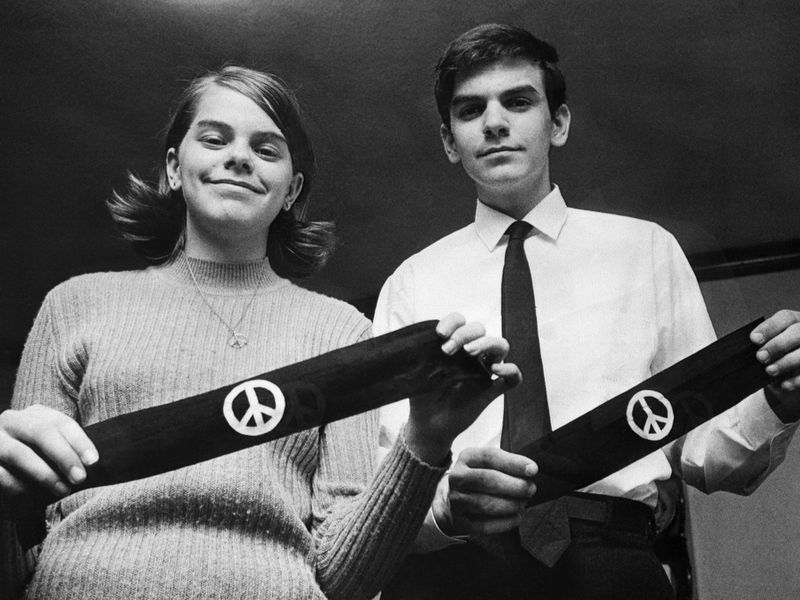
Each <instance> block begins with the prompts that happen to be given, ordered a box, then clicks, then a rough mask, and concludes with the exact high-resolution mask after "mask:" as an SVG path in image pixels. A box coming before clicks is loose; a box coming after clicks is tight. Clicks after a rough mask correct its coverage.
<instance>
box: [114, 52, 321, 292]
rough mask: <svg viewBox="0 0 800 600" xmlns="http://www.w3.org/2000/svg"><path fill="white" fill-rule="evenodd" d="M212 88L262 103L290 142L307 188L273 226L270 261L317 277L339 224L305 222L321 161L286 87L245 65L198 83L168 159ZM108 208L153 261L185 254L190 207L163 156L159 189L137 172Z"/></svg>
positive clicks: (173, 128) (175, 128)
mask: <svg viewBox="0 0 800 600" xmlns="http://www.w3.org/2000/svg"><path fill="white" fill-rule="evenodd" d="M210 85H220V86H223V87H227V88H229V89H232V90H234V91H236V92H239V93H240V94H242V95H244V96H246V97H247V98H249V99H250V100H252V101H253V102H255V103H256V104H257V105H258V106H259V107H260V108H261V109H262V110H263V111H264V112H265V113H267V115H269V117H270V118H271V119H272V120H273V121H274V122H275V124H276V125H277V126H278V128H279V129H280V130H281V132H282V133H283V134H284V136H286V143H287V145H288V147H289V153H290V155H291V158H292V169H293V171H294V172H295V173H302V174H303V187H302V190H301V191H300V194H299V195H298V197H297V200H296V201H295V203H294V204H293V206H292V208H291V209H290V210H288V211H283V210H282V211H280V212H279V213H278V216H277V217H276V218H275V220H274V221H273V222H272V225H271V226H270V228H269V235H268V237H267V256H268V257H269V261H270V265H271V266H272V268H273V269H275V271H276V272H277V273H278V274H279V275H283V276H285V277H305V276H308V275H311V274H312V273H314V272H315V271H317V270H318V269H319V268H320V267H322V265H324V264H325V262H326V261H327V259H328V257H329V256H330V255H331V253H332V252H333V248H334V245H335V237H334V233H333V223H329V222H326V221H307V220H306V219H305V215H306V211H307V209H308V195H309V193H310V191H311V188H312V184H313V181H314V175H315V173H316V160H315V158H314V151H313V149H312V147H311V140H310V139H309V137H308V133H307V132H306V129H305V126H304V125H303V121H302V116H301V112H300V106H299V104H298V102H297V99H296V98H295V96H294V94H293V93H292V92H291V90H290V89H289V88H288V86H287V85H286V84H285V83H284V82H283V81H281V80H280V79H279V78H277V77H275V76H274V75H270V74H268V73H262V72H261V71H256V70H253V69H249V68H246V67H240V66H226V67H223V68H222V69H220V70H218V71H212V72H210V73H207V74H205V75H202V76H200V77H197V78H195V79H194V80H193V81H192V82H191V83H189V85H188V86H187V87H186V89H185V90H184V91H183V93H182V94H181V96H180V97H179V98H178V104H177V108H176V109H175V111H174V112H173V113H172V117H171V118H170V121H169V124H168V126H167V135H166V139H165V144H164V156H166V153H167V151H168V150H169V149H170V148H175V150H176V151H177V150H178V147H179V146H180V144H181V142H182V141H183V138H184V136H185V135H186V132H187V131H188V130H189V128H190V127H191V124H192V121H193V120H194V115H195V111H196V110H197V105H198V103H199V102H200V98H201V97H202V95H203V93H204V92H205V91H206V89H208V87H209V86H210ZM106 205H107V206H108V209H109V211H110V212H111V217H112V218H113V219H114V222H115V224H116V225H117V228H118V229H119V231H120V233H121V234H122V236H123V237H124V238H125V239H126V240H128V241H129V242H131V244H132V245H133V247H134V250H136V252H137V253H138V254H139V255H141V256H142V257H143V258H144V259H145V260H146V261H147V262H149V263H151V264H159V263H162V262H165V261H166V260H168V259H169V258H170V257H172V256H174V255H175V254H176V253H177V252H179V251H180V250H181V249H182V248H183V243H184V236H185V227H186V202H185V201H184V199H183V193H182V192H181V191H179V190H178V191H173V190H171V189H170V187H169V184H168V182H167V173H166V168H165V166H164V158H163V157H162V161H161V164H160V166H159V167H158V170H157V181H156V182H154V183H152V184H151V183H148V182H146V181H143V180H142V179H140V178H139V177H137V176H136V175H134V174H133V173H129V174H128V182H127V184H126V186H125V188H124V189H122V190H121V191H114V193H113V195H112V197H111V198H110V199H109V200H108V201H107V202H106Z"/></svg>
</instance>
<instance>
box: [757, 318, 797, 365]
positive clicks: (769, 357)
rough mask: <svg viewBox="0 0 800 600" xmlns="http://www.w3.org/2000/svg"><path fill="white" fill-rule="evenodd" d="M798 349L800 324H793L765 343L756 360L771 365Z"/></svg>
mask: <svg viewBox="0 0 800 600" xmlns="http://www.w3.org/2000/svg"><path fill="white" fill-rule="evenodd" d="M798 349H800V323H793V324H791V325H789V326H788V327H787V328H786V329H784V330H783V331H781V332H780V333H779V334H777V335H776V336H775V337H773V338H771V339H770V340H769V341H768V342H765V343H764V345H763V346H761V348H759V349H758V352H756V358H757V359H758V360H759V361H760V362H762V363H763V364H765V365H769V364H771V363H775V362H776V361H778V360H780V359H781V358H782V357H784V356H786V355H789V354H791V353H792V352H794V351H796V350H798ZM767 372H768V373H769V371H767ZM770 374H772V373H770Z"/></svg>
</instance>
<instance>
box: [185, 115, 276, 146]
mask: <svg viewBox="0 0 800 600" xmlns="http://www.w3.org/2000/svg"><path fill="white" fill-rule="evenodd" d="M197 127H213V128H215V129H221V130H222V131H226V132H228V131H232V130H233V127H231V126H230V125H228V124H227V123H225V122H223V121H217V120H215V119H203V120H202V121H198V122H197ZM253 137H254V138H258V139H266V140H270V141H276V142H284V143H287V142H286V138H285V137H284V135H283V134H282V133H281V132H280V131H256V132H255V133H254V134H253Z"/></svg>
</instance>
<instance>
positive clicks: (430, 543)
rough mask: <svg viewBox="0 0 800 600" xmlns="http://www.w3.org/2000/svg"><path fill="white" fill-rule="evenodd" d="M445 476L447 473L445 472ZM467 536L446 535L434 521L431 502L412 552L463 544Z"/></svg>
mask: <svg viewBox="0 0 800 600" xmlns="http://www.w3.org/2000/svg"><path fill="white" fill-rule="evenodd" d="M445 477H447V474H445ZM445 485H446V484H445ZM437 493H438V491H437ZM469 538H470V536H468V535H447V534H446V533H445V532H444V531H442V529H441V527H439V524H438V523H437V522H436V516H435V515H434V514H433V504H431V506H430V507H429V508H428V512H427V514H426V515H425V520H424V521H423V522H422V527H421V528H420V530H419V534H418V535H417V539H416V541H415V542H414V548H413V550H412V552H414V553H416V554H424V553H427V552H435V551H436V550H441V549H443V548H447V547H448V546H453V545H455V544H465V543H467V540H469Z"/></svg>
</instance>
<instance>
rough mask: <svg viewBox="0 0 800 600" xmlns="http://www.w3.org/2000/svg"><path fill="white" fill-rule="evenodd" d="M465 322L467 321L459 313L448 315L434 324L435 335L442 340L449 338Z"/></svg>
mask: <svg viewBox="0 0 800 600" xmlns="http://www.w3.org/2000/svg"><path fill="white" fill-rule="evenodd" d="M466 322H467V320H466V319H465V318H464V316H463V315H461V314H460V313H450V314H449V315H447V316H446V317H444V318H443V319H442V320H441V321H439V322H438V323H437V324H436V333H438V334H439V335H440V336H441V337H443V338H449V337H450V336H451V335H452V334H453V332H454V331H455V330H456V329H458V328H459V327H461V326H462V325H463V324H464V323H466Z"/></svg>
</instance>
